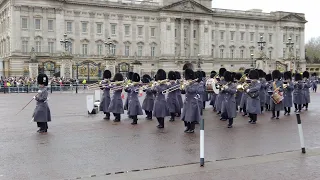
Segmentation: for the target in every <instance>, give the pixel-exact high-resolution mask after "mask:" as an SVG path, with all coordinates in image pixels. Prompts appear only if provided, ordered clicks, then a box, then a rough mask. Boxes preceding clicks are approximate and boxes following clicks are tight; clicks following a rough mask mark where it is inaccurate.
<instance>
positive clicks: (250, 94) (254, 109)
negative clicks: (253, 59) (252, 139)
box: [243, 69, 261, 124]
mask: <svg viewBox="0 0 320 180" xmlns="http://www.w3.org/2000/svg"><path fill="white" fill-rule="evenodd" d="M249 79H250V80H251V82H250V85H249V88H247V89H245V90H244V91H245V93H243V94H247V96H246V97H247V98H246V99H247V103H246V112H247V113H249V117H250V120H249V123H250V124H256V122H257V118H258V114H261V108H260V94H259V91H260V89H261V83H260V82H259V81H258V80H259V73H258V71H256V70H254V69H252V70H250V72H249Z"/></svg>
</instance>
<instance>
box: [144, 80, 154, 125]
mask: <svg viewBox="0 0 320 180" xmlns="http://www.w3.org/2000/svg"><path fill="white" fill-rule="evenodd" d="M150 82H151V77H150V76H149V75H148V74H145V75H143V76H142V83H143V84H149V83H150ZM143 91H144V92H145V93H146V97H145V98H144V100H143V103H142V109H143V110H144V111H145V113H146V115H147V117H146V119H148V120H151V119H152V110H153V105H154V93H153V91H152V89H151V87H149V86H148V88H146V89H143Z"/></svg>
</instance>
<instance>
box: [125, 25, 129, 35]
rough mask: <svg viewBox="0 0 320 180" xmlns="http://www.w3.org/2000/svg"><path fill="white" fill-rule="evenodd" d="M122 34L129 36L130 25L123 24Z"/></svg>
mask: <svg viewBox="0 0 320 180" xmlns="http://www.w3.org/2000/svg"><path fill="white" fill-rule="evenodd" d="M124 34H125V35H126V36H130V25H124Z"/></svg>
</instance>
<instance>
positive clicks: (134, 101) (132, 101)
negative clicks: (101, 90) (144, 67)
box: [125, 73, 143, 125]
mask: <svg viewBox="0 0 320 180" xmlns="http://www.w3.org/2000/svg"><path fill="white" fill-rule="evenodd" d="M139 82H140V76H139V74H137V73H134V74H133V76H132V83H134V85H132V86H129V87H127V88H126V89H125V91H126V92H128V93H129V94H130V97H129V102H128V115H129V116H130V117H131V118H132V123H131V124H132V125H136V124H137V123H138V115H143V112H142V108H141V104H140V101H139V98H138V96H139V91H140V85H139Z"/></svg>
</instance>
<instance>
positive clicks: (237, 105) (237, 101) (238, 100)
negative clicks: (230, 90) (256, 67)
mask: <svg viewBox="0 0 320 180" xmlns="http://www.w3.org/2000/svg"><path fill="white" fill-rule="evenodd" d="M241 77H242V74H241V73H236V74H235V76H234V79H235V84H236V85H237V84H240V83H239V80H240V79H241ZM242 93H243V92H241V91H237V92H236V107H237V108H236V110H237V111H238V110H239V106H240V102H241V98H242ZM240 112H241V111H240Z"/></svg>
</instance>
